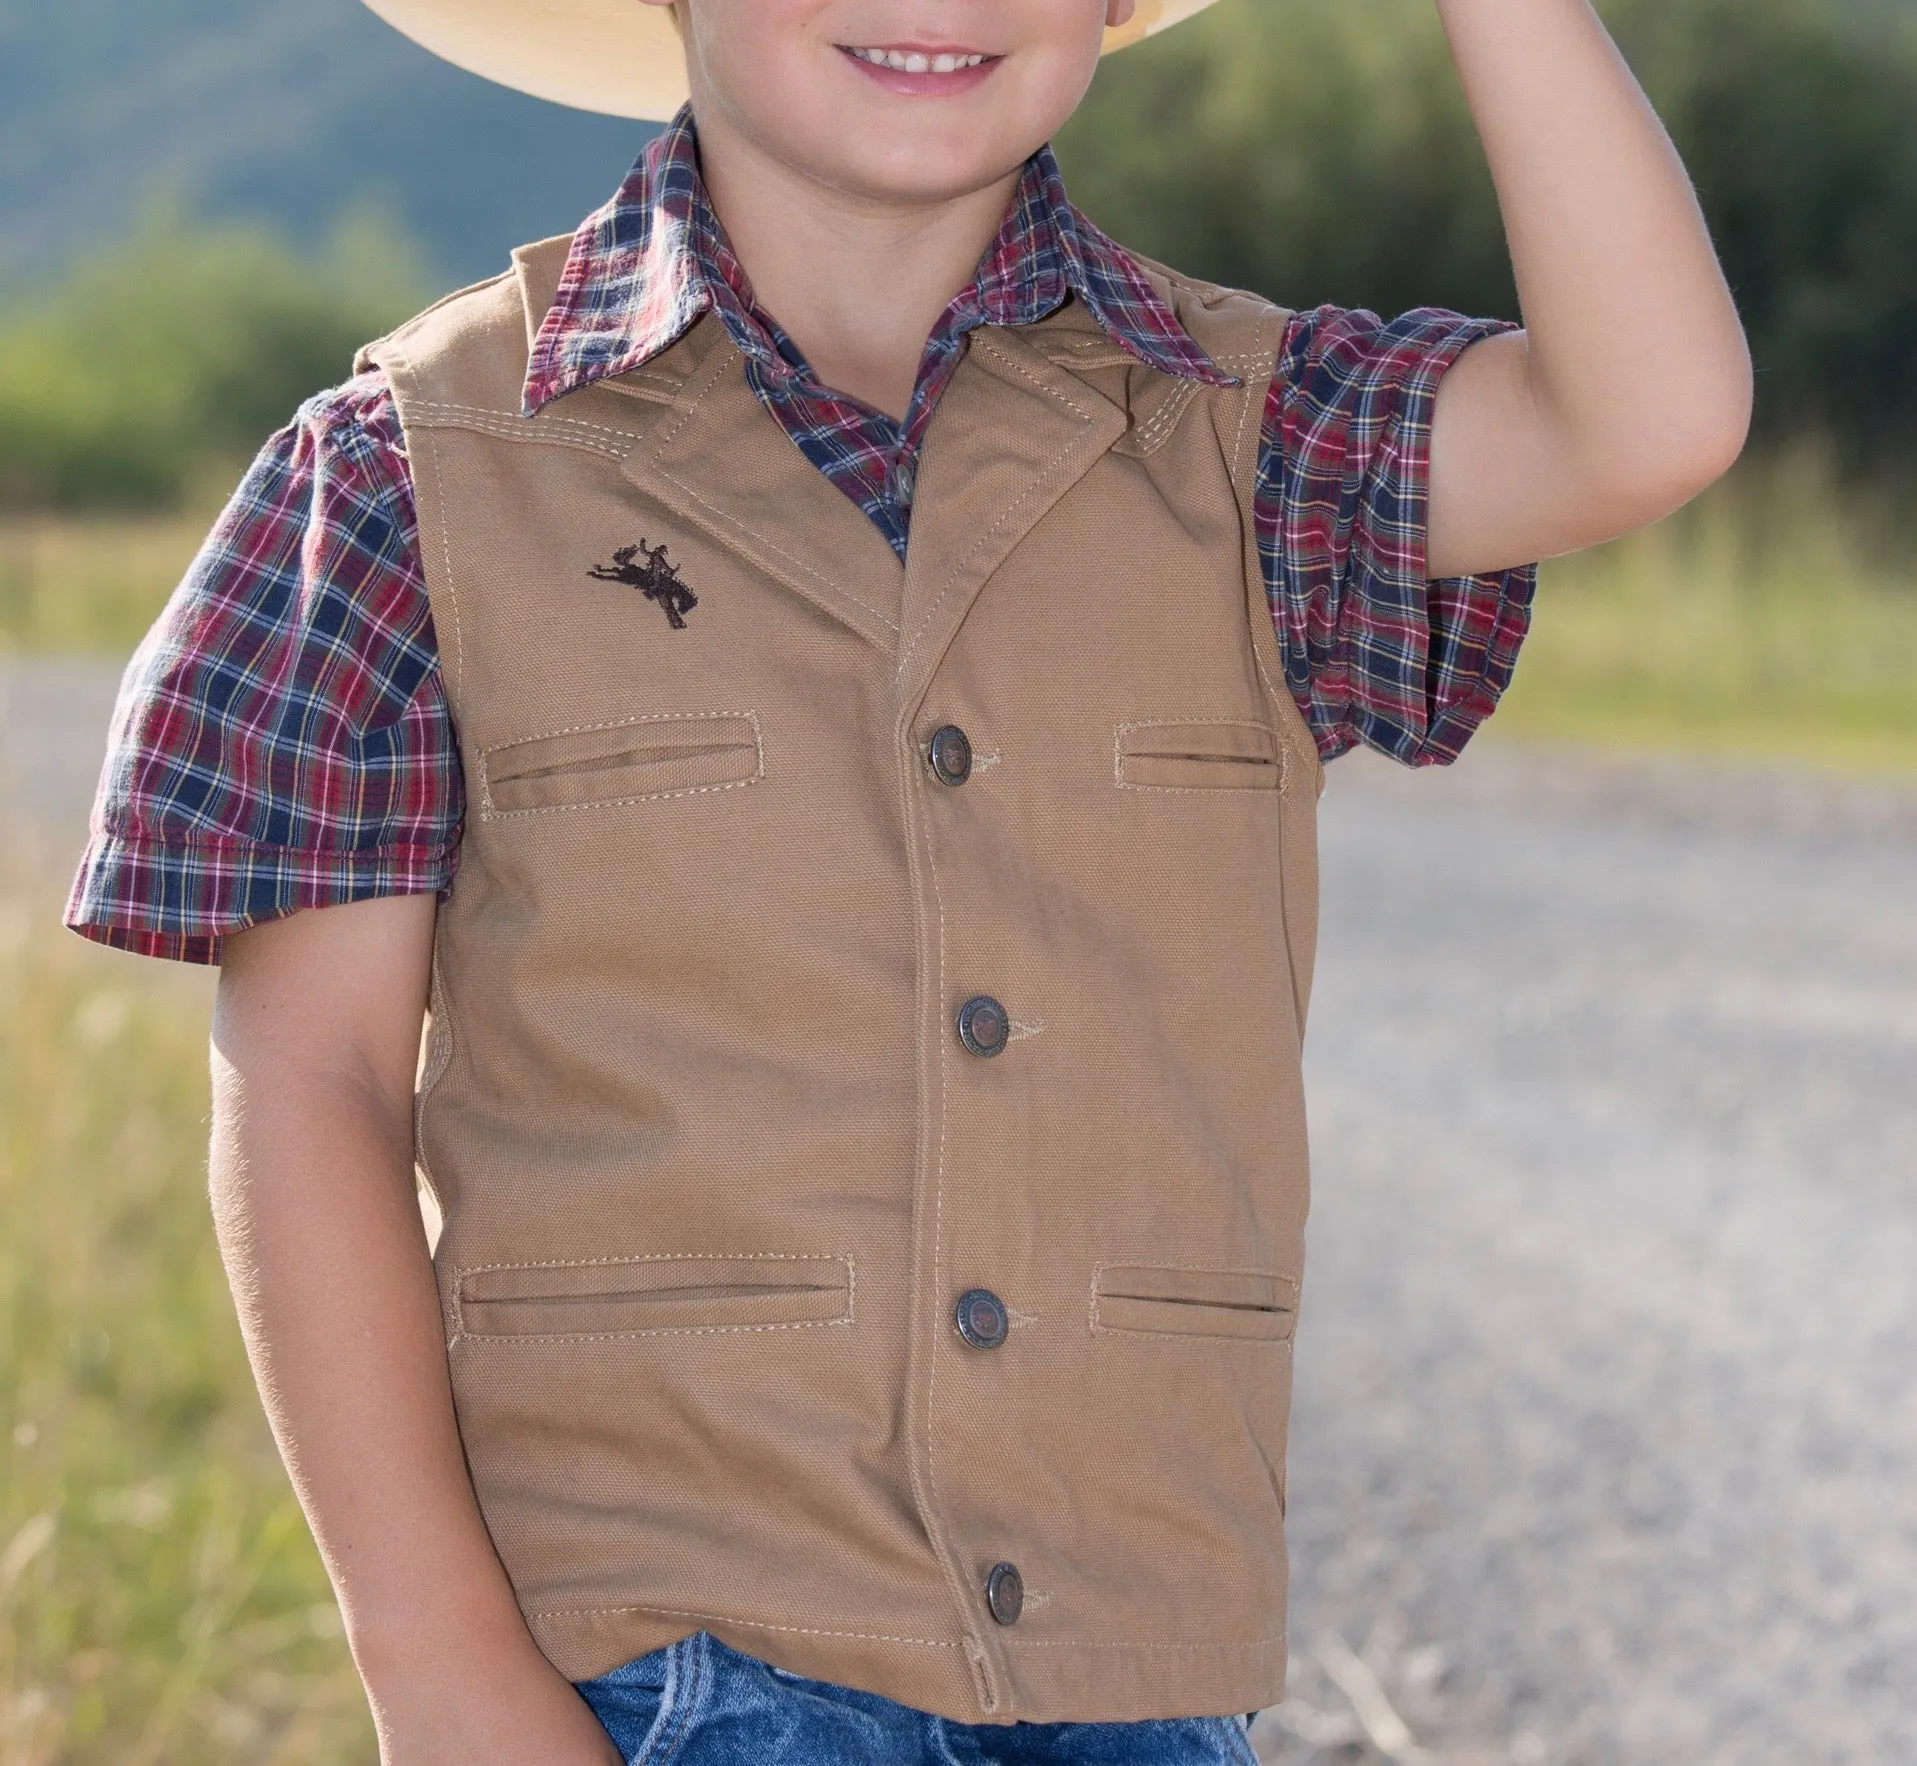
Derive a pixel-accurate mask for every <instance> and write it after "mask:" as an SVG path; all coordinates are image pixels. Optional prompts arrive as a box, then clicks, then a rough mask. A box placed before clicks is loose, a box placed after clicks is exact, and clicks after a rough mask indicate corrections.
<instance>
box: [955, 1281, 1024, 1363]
mask: <svg viewBox="0 0 1917 1766" xmlns="http://www.w3.org/2000/svg"><path fill="white" fill-rule="evenodd" d="M954 1316H955V1317H956V1318H957V1320H958V1334H959V1335H960V1336H961V1337H963V1338H964V1339H965V1340H966V1342H968V1343H970V1344H971V1345H972V1347H973V1348H974V1349H996V1348H997V1347H998V1346H999V1345H1000V1344H1001V1343H1003V1342H1004V1341H1005V1338H1006V1335H1007V1334H1008V1333H1009V1332H1010V1330H1011V1328H1012V1320H1011V1315H1010V1314H1009V1313H1007V1312H1006V1310H1005V1302H1004V1301H1003V1300H1001V1299H1000V1298H999V1297H998V1296H997V1295H996V1294H994V1293H993V1292H992V1291H991V1290H990V1289H989V1288H974V1289H972V1290H971V1292H970V1293H967V1294H961V1295H960V1296H959V1302H958V1307H957V1310H956V1312H955V1314H954Z"/></svg>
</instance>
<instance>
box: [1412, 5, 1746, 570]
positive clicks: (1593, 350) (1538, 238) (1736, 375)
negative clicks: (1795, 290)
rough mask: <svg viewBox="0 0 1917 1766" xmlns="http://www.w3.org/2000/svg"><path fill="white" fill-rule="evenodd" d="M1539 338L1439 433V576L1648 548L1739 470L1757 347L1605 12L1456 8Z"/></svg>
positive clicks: (1454, 394)
mask: <svg viewBox="0 0 1917 1766" xmlns="http://www.w3.org/2000/svg"><path fill="white" fill-rule="evenodd" d="M1437 5H1438V10H1439V12H1440V13H1441V14H1442V16H1443V19H1444V25H1445V30H1446V32H1447V33H1448V35H1449V37H1450V40H1451V47H1452V53H1453V55H1454V56H1455V57H1456V60H1457V64H1458V69H1459V72H1460V74H1461V75H1462V77H1463V80H1464V88H1465V94H1466V97H1467V99H1468V100H1469V102H1470V105H1471V110H1472V114H1473V116H1474V117H1475V118H1476V119H1477V125H1478V131H1479V134H1480V135H1481V136H1482V138H1483V141H1484V147H1485V152H1486V154H1487V156H1488V158H1489V160H1490V163H1491V174H1492V177H1493V179H1494V180H1495V182H1496V185H1497V190H1498V199H1499V203H1500V205H1501V207H1502V209H1503V213H1504V225H1505V233H1506V236H1507V238H1508V240H1509V244H1510V250H1511V262H1512V265H1513V267H1514V269H1515V270H1516V272H1517V283H1518V296H1519V300H1520V302H1521V304H1522V307H1523V317H1524V321H1525V325H1526V329H1525V330H1524V331H1523V332H1521V333H1517V334H1514V335H1509V336H1505V337H1499V338H1493V339H1490V340H1488V341H1486V342H1484V343H1481V344H1479V345H1477V346H1476V347H1475V348H1473V349H1471V350H1469V351H1467V352H1466V354H1465V355H1464V356H1463V357H1462V358H1461V359H1460V361H1459V362H1458V364H1457V366H1456V367H1455V368H1453V369H1452V371H1451V373H1450V374H1449V375H1448V376H1447V377H1446V379H1445V381H1444V384H1443V387H1442V389H1441V391H1440V392H1439V395H1438V404H1437V413H1436V417H1435V420H1434V423H1433V429H1432V454H1431V509H1430V540H1429V565H1430V572H1431V574H1432V575H1433V576H1440V577H1441V576H1461V575H1465V574H1468V573H1473V572H1479V571H1489V570H1498V569H1504V568H1507V567H1509V566H1512V565H1517V564H1522V563H1527V562H1529V561H1531V560H1533V559H1537V558H1545V557H1552V556H1555V555H1557V554H1559V553H1562V552H1571V551H1576V550H1578V549H1579V548H1581V547H1584V546H1589V545H1594V544H1596V543H1598V542H1599V541H1601V540H1606V539H1611V538H1613V537H1615V536H1616V535H1618V534H1621V533H1627V532H1629V531H1631V530H1632V529H1634V528H1638V527H1642V526H1644V525H1646V524H1647V523H1649V522H1651V521H1655V520H1657V519H1658V518H1659V517H1661V516H1664V515H1667V514H1669V513H1670V512H1671V511H1672V510H1673V509H1676V508H1678V507H1679V506H1680V505H1682V504H1684V503H1686V502H1688V501H1689V500H1690V499H1691V498H1692V497H1694V496H1695V495H1697V493H1698V492H1699V491H1701V490H1703V489H1704V488H1705V486H1707V485H1709V484H1710V483H1711V482H1712V481H1713V480H1715V479H1717V478H1718V477H1720V476H1721V475H1722V474H1723V473H1724V472H1725V471H1727V470H1728V469H1729V467H1730V466H1731V464H1732V462H1733V461H1734V460H1735V459H1736V458H1737V456H1738V454H1739V452H1740V451H1741V450H1742V448H1743V445H1744V438H1745V434H1746V431H1747V430H1748V428H1749V424H1750V410H1751V367H1750V357H1749V353H1748V351H1747V349H1746V347H1745V342H1744V333H1743V328H1742V326H1741V325H1740V323H1739V321H1738V317H1737V311H1736V307H1735V305H1734V304H1733V302H1732V299H1731V295H1730V291H1729V289H1728V288H1727V287H1726V286H1725V282H1724V277H1723V274H1722V272H1721V271H1720V269H1719V268H1718V263H1717V257H1716V253H1715V252H1714V251H1713V249H1712V246H1711V241H1710V237H1709V235H1708V233H1707V232H1706V229H1705V225H1704V218H1703V215H1702V214H1701V213H1700V212H1699V209H1698V205H1697V200H1696V197H1695V196H1694V195H1693V193H1692V190H1691V185H1690V180H1689V179H1688V177H1687V176H1686V174H1685V171H1684V167H1683V165H1682V164H1681V163H1680V161H1679V159H1678V157H1677V154H1676V151H1675V150H1674V149H1673V148H1672V146H1671V143H1670V139H1669V137H1668V136H1667V135H1666V134H1665V132H1664V129H1663V127H1662V125H1661V124H1660V123H1659V122H1658V120H1657V117H1656V115H1655V114H1654V113H1653V112H1652V110H1651V107H1650V104H1649V102H1648V101H1647V100H1646V98H1645V96H1644V94H1643V92H1642V90H1641V89H1640V88H1639V86H1638V84H1637V81H1636V80H1635V79H1634V78H1633V77H1632V75H1631V72H1630V70H1629V68H1627V67H1626V66H1625V63H1624V60H1623V58H1622V56H1620V55H1619V53H1618V51H1617V49H1616V47H1615V46H1614V45H1613V44H1612V42H1611V40H1610V38H1609V36H1608V35H1607V34H1606V32H1605V29H1604V26H1603V25H1602V24H1601V23H1600V22H1599V20H1598V17H1597V15H1596V13H1595V12H1593V11H1592V9H1591V7H1590V5H1589V4H1588V0H1437Z"/></svg>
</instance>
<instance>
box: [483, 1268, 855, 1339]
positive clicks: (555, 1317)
mask: <svg viewBox="0 0 1917 1766" xmlns="http://www.w3.org/2000/svg"><path fill="white" fill-rule="evenodd" d="M852 1295H853V1286H852V1259H851V1258H849V1257H801V1256H791V1255H787V1254H785V1253H782V1252H763V1253H752V1252H748V1253H747V1254H746V1255H744V1256H741V1257H727V1256H708V1255H700V1254H696V1253H695V1254H691V1255H686V1256H672V1255H667V1256H659V1257H618V1258H605V1259H598V1260H593V1261H588V1262H584V1263H513V1264H495V1265H491V1266H489V1267H486V1268H482V1269H463V1270H461V1271H460V1272H459V1279H458V1287H457V1291H456V1299H457V1305H458V1309H459V1322H458V1329H459V1334H460V1335H461V1336H464V1337H522V1338H533V1337H537V1338H555V1337H607V1336H612V1337H650V1336H685V1335H689V1334H704V1333H706V1332H708V1331H769V1330H791V1329H793V1328H795V1327H797V1326H802V1325H835V1324H850V1323H851V1322H852Z"/></svg>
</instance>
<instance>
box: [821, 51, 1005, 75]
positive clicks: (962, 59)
mask: <svg viewBox="0 0 1917 1766" xmlns="http://www.w3.org/2000/svg"><path fill="white" fill-rule="evenodd" d="M852 53H853V54H854V55H856V56H857V57H858V58H859V60H861V61H869V62H870V63H871V64H872V65H873V66H874V67H889V68H891V69H892V70H893V71H894V72H896V73H901V74H955V73H957V72H959V70H960V69H961V68H968V67H977V66H978V65H979V64H980V63H981V62H983V61H984V60H985V57H984V56H983V55H921V54H919V53H918V51H917V50H911V51H906V50H902V49H854V50H853V51H852Z"/></svg>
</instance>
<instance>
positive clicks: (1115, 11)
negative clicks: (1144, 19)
mask: <svg viewBox="0 0 1917 1766" xmlns="http://www.w3.org/2000/svg"><path fill="white" fill-rule="evenodd" d="M1137 10H1138V0H1105V28H1106V30H1108V31H1115V30H1117V29H1118V28H1119V27H1120V26H1121V25H1128V24H1130V23H1131V22H1132V14H1133V13H1135V12H1136V11H1137Z"/></svg>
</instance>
